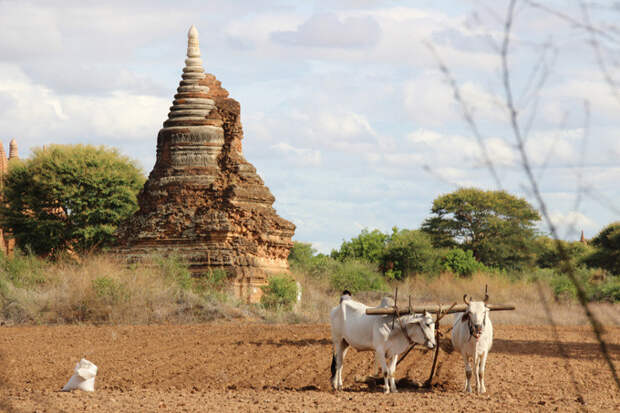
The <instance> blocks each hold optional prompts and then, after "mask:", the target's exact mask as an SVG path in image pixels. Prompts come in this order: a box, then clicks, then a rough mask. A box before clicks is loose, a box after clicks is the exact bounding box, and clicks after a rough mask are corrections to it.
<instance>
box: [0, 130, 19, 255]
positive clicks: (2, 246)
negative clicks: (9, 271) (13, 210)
mask: <svg viewBox="0 0 620 413" xmlns="http://www.w3.org/2000/svg"><path fill="white" fill-rule="evenodd" d="M13 159H19V155H18V154H17V142H16V141H15V139H11V142H9V157H8V159H7V157H6V152H4V145H2V142H0V185H2V182H3V177H4V175H5V174H6V173H7V172H8V170H9V162H10V161H11V160H13ZM1 200H2V199H1V197H0V201H1ZM14 250H15V239H14V238H13V237H12V236H11V234H10V233H6V232H5V231H4V230H3V229H2V228H0V251H2V252H3V253H4V254H6V255H8V256H11V255H13V251H14Z"/></svg>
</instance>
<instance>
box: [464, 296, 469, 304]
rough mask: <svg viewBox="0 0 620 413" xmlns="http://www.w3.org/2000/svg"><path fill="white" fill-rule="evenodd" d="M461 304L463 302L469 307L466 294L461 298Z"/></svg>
mask: <svg viewBox="0 0 620 413" xmlns="http://www.w3.org/2000/svg"><path fill="white" fill-rule="evenodd" d="M463 302H464V303H465V304H467V305H469V300H468V299H467V294H465V295H464V296H463Z"/></svg>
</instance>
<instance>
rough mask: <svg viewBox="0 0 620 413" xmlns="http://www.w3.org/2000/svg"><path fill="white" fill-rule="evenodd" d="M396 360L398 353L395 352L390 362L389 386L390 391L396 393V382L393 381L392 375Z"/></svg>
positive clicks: (394, 371) (394, 372) (394, 370)
mask: <svg viewBox="0 0 620 413" xmlns="http://www.w3.org/2000/svg"><path fill="white" fill-rule="evenodd" d="M397 360H398V354H395V355H394V357H392V361H391V363H390V387H391V390H392V393H398V390H396V382H395V381H394V375H395V374H396V361H397Z"/></svg>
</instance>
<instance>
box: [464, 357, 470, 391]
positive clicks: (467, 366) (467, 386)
mask: <svg viewBox="0 0 620 413" xmlns="http://www.w3.org/2000/svg"><path fill="white" fill-rule="evenodd" d="M463 361H464V362H465V391H466V392H467V393H471V383H470V380H471V365H470V364H469V357H467V356H466V355H463Z"/></svg>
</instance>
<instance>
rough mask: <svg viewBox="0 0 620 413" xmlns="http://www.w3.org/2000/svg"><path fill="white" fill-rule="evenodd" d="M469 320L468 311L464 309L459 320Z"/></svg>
mask: <svg viewBox="0 0 620 413" xmlns="http://www.w3.org/2000/svg"><path fill="white" fill-rule="evenodd" d="M468 320H469V311H466V312H465V313H464V314H463V316H462V317H461V321H463V322H465V321H468Z"/></svg>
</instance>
